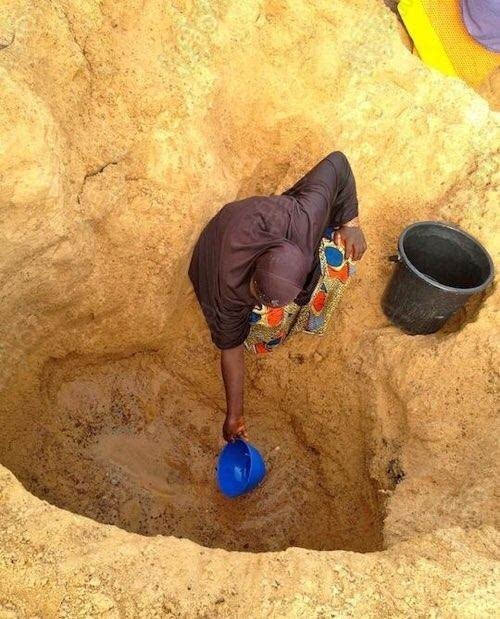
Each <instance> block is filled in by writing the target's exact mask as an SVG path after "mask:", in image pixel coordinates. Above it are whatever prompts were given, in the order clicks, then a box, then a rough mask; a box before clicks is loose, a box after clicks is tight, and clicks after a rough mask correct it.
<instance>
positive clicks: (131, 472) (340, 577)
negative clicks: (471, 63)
mask: <svg viewBox="0 0 500 619" xmlns="http://www.w3.org/2000/svg"><path fill="white" fill-rule="evenodd" d="M0 86H1V91H2V105H1V106H0V212H1V225H0V234H1V242H0V256H1V260H0V286H1V302H0V390H1V397H0V463H1V466H0V616H1V617H2V618H3V617H9V618H10V617H36V616H38V617H77V616H81V617H94V616H95V617H97V616H99V617H134V618H135V617H148V619H149V618H150V617H165V616H176V617H217V616H220V617H288V616H293V617H297V616H299V617H300V616H303V617H311V616H314V617H316V616H317V617H332V616H341V617H392V616H395V617H403V616H453V617H455V616H465V617H478V616H479V617H489V616H491V617H493V616H496V615H498V611H499V609H498V602H497V600H498V596H499V594H498V586H497V582H498V581H499V579H498V555H499V552H498V547H499V536H498V531H497V528H498V515H497V513H498V509H497V503H498V497H497V494H496V491H497V484H496V479H497V467H496V462H497V461H498V444H497V439H496V437H497V436H498V417H497V411H498V409H499V408H500V407H499V400H498V384H499V383H498V368H499V367H500V359H499V357H498V292H497V289H496V287H495V286H493V287H492V288H491V289H490V290H488V291H487V292H486V293H484V294H483V295H481V296H480V297H479V298H476V299H473V300H472V301H471V303H469V304H468V305H467V307H466V308H464V309H463V310H462V311H460V312H459V313H458V314H457V315H456V316H455V317H454V318H453V320H452V321H451V322H450V323H449V324H448V325H447V326H446V327H445V329H443V331H442V332H440V333H437V334H435V335H431V336H425V337H422V336H417V337H410V336H407V335H404V334H403V333H401V332H400V331H398V330H397V329H396V328H394V327H392V326H391V325H390V324H389V323H388V321H387V319H386V317H385V316H384V315H383V313H382V311H381V309H380V299H381V296H382V293H383V290H384V288H385V285H386V283H387V281H388V278H389V277H390V274H391V269H392V265H391V263H390V262H389V261H388V260H387V257H388V256H389V255H391V254H393V253H394V250H395V247H396V241H397V237H398V235H399V233H400V232H401V230H402V229H403V228H404V227H405V226H406V225H408V224H409V223H411V222H413V221H415V220H424V219H440V220H446V221H451V222H453V223H455V224H458V225H461V226H463V227H464V228H465V229H466V230H468V231H469V232H470V233H471V234H473V235H474V236H476V237H477V238H478V239H479V240H480V241H481V242H482V243H483V244H484V245H485V246H486V247H487V248H488V250H489V252H490V253H491V255H492V256H493V259H494V261H495V262H496V263H497V264H498V256H499V248H500V242H499V235H498V228H499V225H498V224H499V216H500V215H499V210H498V203H499V191H498V188H499V181H500V177H499V169H498V168H499V157H498V144H499V143H500V139H499V138H500V135H499V122H498V121H499V118H498V114H497V113H495V112H494V111H492V110H491V109H490V108H489V106H488V103H487V101H486V100H485V99H482V98H481V97H480V96H479V95H478V94H477V93H475V92H473V91H472V90H471V89H469V88H468V87H467V86H466V85H465V84H463V83H461V82H460V81H457V80H454V79H451V78H445V77H443V76H441V75H439V74H438V73H436V72H434V71H430V70H428V69H427V68H426V67H425V66H423V65H422V63H421V62H420V61H419V60H418V58H416V57H414V56H412V54H411V52H410V51H409V50H408V41H407V40H406V39H405V38H404V37H402V34H401V29H400V24H399V23H398V21H397V19H396V17H395V16H394V14H393V13H392V12H391V11H390V10H389V9H388V8H387V7H386V6H385V4H384V2H383V1H382V0H380V1H377V0H349V1H348V0H335V1H332V0H318V1H317V2H314V3H310V2H306V0H294V1H293V2H281V1H278V0H255V1H254V0H252V1H249V2H243V3H236V2H230V1H229V0H227V1H226V0H220V1H218V2H208V1H202V2H187V1H184V0H183V1H175V2H171V3H165V2H160V0H152V1H151V2H148V3H143V2H139V1H138V0H123V1H122V2H119V3H117V2H108V0H100V1H98V0H86V1H85V2H77V1H76V0H51V1H50V2H46V3H31V2H27V1H26V0H7V2H4V3H2V4H1V6H0ZM332 150H342V151H343V152H345V153H346V155H347V156H348V158H349V160H350V162H351V164H352V167H353V169H354V172H355V175H356V180H357V185H358V193H359V197H360V205H361V218H362V223H363V226H364V229H365V232H366V235H367V238H368V243H369V251H368V253H367V255H366V257H365V258H364V259H363V262H362V263H361V265H360V268H359V275H358V276H357V277H356V279H355V280H354V281H353V282H352V284H351V285H350V287H349V289H348V291H347V293H346V296H345V298H344V299H343V301H342V305H341V307H340V308H339V311H338V313H337V314H336V316H335V318H334V320H333V324H332V328H331V329H330V331H329V333H328V334H327V335H326V336H324V337H323V338H310V337H307V336H305V335H299V336H294V338H293V339H290V341H289V342H288V343H286V345H285V346H284V347H283V348H282V349H281V350H277V351H275V352H273V354H272V355H269V356H267V357H265V358H262V359H255V358H253V357H250V356H249V357H248V358H247V363H246V366H247V376H246V385H245V389H246V393H245V399H246V403H245V410H246V416H247V420H248V426H249V432H250V438H251V440H252V441H253V442H255V443H256V444H257V445H258V446H259V448H261V450H262V452H263V454H264V455H265V458H266V460H267V462H268V465H269V475H268V478H267V480H266V482H265V484H264V485H263V486H262V487H261V488H259V489H258V490H257V491H256V492H255V493H253V494H252V495H249V496H247V497H244V498H242V499H239V500H237V501H233V502H230V501H227V500H225V499H223V498H222V497H221V496H220V495H219V494H218V493H217V491H216V489H215V485H214V466H215V461H216V457H217V454H218V451H219V449H220V447H221V446H222V439H221V437H220V430H221V423H222V419H223V410H224V399H223V394H222V386H221V379H220V376H219V369H218V353H217V351H216V350H215V349H214V347H213V345H212V344H211V342H210V338H209V333H208V330H207V328H206V326H205V324H204V322H203V318H202V316H201V313H200V310H199V308H198V306H197V303H196V299H195V298H194V294H193V292H192V289H191V286H190V284H189V281H188V278H187V273H186V270H187V264H188V260H189V255H190V252H191V248H192V246H193V243H194V241H195V239H196V237H197V235H198V234H199V231H200V230H201V228H202V227H203V225H204V224H205V222H206V221H207V220H208V218H209V217H211V216H212V215H213V214H214V213H215V212H216V210H217V209H218V208H220V206H221V205H222V204H224V203H226V202H228V201H230V200H234V199H235V198H237V197H243V196H248V195H252V194H256V193H264V194H269V193H278V192H280V191H282V190H284V189H285V188H286V187H288V186H290V184H291V183H293V182H294V181H295V180H296V179H297V178H298V177H299V176H300V175H302V174H303V173H304V172H305V171H306V170H307V169H309V168H310V167H311V166H312V165H313V164H314V163H315V162H316V161H318V160H319V159H320V158H321V157H323V156H324V155H326V154H327V153H328V152H331V151H332Z"/></svg>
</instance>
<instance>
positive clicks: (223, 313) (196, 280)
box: [189, 152, 358, 349]
mask: <svg viewBox="0 0 500 619" xmlns="http://www.w3.org/2000/svg"><path fill="white" fill-rule="evenodd" d="M357 215H358V200H357V196H356V184H355V181H354V176H353V173H352V170H351V167H350V165H349V162H348V161H347V158H346V157H345V155H343V154H342V153H340V152H333V153H331V154H330V155H328V157H326V158H325V159H323V160H322V161H320V162H319V163H318V164H317V165H316V166H315V167H314V168H313V169H312V170H311V171H310V172H308V173H307V174H306V175H305V176H304V177H303V178H301V179H300V180H299V181H298V182H297V183H296V184H295V185H294V186H293V187H292V188H291V189H288V190H287V191H285V192H284V193H283V194H282V195H280V196H275V195H273V196H254V197H252V198H246V199H244V200H239V201H238V202H231V203H229V204H226V206H224V207H223V208H222V209H221V210H220V211H219V212H218V213H217V214H216V215H215V216H214V217H213V218H212V219H211V220H210V221H209V222H208V224H207V225H206V226H205V229H204V230H203V232H202V233H201V235H200V238H199V239H198V242H197V243H196V245H195V248H194V251H193V256H192V258H191V264H190V266H189V277H190V279H191V281H192V283H193V287H194V290H195V292H196V296H197V298H198V301H199V303H200V306H201V308H202V310H203V314H204V315H205V319H206V321H207V324H208V326H209V328H210V332H211V335H212V340H213V342H214V344H215V345H216V346H217V347H218V348H221V349H224V348H235V347H236V346H239V345H240V344H242V343H243V342H244V341H245V339H246V337H247V335H248V332H249V330H250V324H249V319H250V314H251V312H252V309H253V307H254V306H255V305H256V304H257V301H256V299H255V298H254V297H253V296H252V295H251V293H250V289H249V283H250V279H251V277H252V274H253V271H254V268H255V262H256V260H257V259H258V258H259V256H261V255H262V254H263V253H264V252H266V251H267V250H268V249H269V248H271V247H275V246H276V245H277V244H279V243H280V242H281V241H282V240H283V239H287V240H288V241H291V242H292V243H295V244H296V245H298V246H299V247H300V249H301V250H302V251H303V252H304V254H305V255H306V256H308V259H309V261H310V269H309V275H308V276H307V278H306V281H305V282H304V287H303V290H302V292H301V293H300V294H299V295H298V297H297V298H296V299H295V301H296V302H297V303H299V304H300V305H305V304H306V303H307V302H308V301H309V299H310V297H311V294H312V292H313V291H314V288H315V286H316V283H317V281H318V278H319V275H320V265H319V259H318V248H319V244H320V241H321V237H322V234H323V231H324V230H325V229H326V228H327V227H332V228H338V227H340V226H342V225H343V224H344V223H347V222H348V221H350V220H351V219H353V218H354V217H356V216H357Z"/></svg>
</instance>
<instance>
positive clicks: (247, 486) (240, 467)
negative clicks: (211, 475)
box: [217, 439, 266, 497]
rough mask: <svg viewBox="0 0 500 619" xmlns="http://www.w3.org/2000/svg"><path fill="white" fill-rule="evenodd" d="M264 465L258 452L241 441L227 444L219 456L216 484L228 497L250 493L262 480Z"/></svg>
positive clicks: (264, 472)
mask: <svg viewBox="0 0 500 619" xmlns="http://www.w3.org/2000/svg"><path fill="white" fill-rule="evenodd" d="M265 474H266V465H265V463H264V459H263V457H262V456H261V455H260V453H259V451H258V450H257V449H256V448H255V447H254V446H253V445H251V444H250V443H247V442H245V441H243V440H241V439H238V440H236V441H234V442H233V443H228V444H227V445H226V446H225V447H224V449H223V450H222V451H221V452H220V454H219V460H218V462H217V483H218V485H219V488H220V491H221V492H222V493H223V494H225V495H226V496H228V497H236V496H240V494H244V493H245V492H250V490H253V489H254V488H255V487H257V486H258V485H259V484H260V482H261V481H262V480H263V479H264V475H265Z"/></svg>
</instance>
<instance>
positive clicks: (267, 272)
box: [254, 239, 311, 307]
mask: <svg viewBox="0 0 500 619" xmlns="http://www.w3.org/2000/svg"><path fill="white" fill-rule="evenodd" d="M310 266H311V260H310V259H308V258H307V257H306V256H305V255H304V254H303V252H302V250H301V249H300V247H298V246H297V245H295V244H294V243H292V242H291V241H288V240H287V239H283V240H281V241H280V242H279V244H277V245H276V246H274V247H271V248H270V249H268V250H267V251H266V252H265V253H263V254H262V255H261V256H259V257H258V258H257V260H256V264H255V274H254V283H255V289H256V292H257V295H258V297H259V299H260V301H261V303H263V304H264V305H270V306H273V307H282V306H284V305H286V304H287V303H290V301H293V300H294V299H295V297H296V296H297V295H298V294H299V293H300V292H301V290H302V287H303V285H304V283H305V280H306V277H307V274H308V271H309V268H310Z"/></svg>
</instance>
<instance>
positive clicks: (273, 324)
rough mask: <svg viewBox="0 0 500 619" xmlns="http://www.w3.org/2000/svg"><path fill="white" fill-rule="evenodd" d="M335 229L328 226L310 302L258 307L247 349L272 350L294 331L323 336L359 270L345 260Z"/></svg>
mask: <svg viewBox="0 0 500 619" xmlns="http://www.w3.org/2000/svg"><path fill="white" fill-rule="evenodd" d="M332 236H333V230H332V229H331V228H327V229H326V230H325V232H324V233H323V238H322V239H321V244H320V247H319V250H318V251H319V260H320V265H321V275H320V277H319V280H318V283H317V284H316V287H315V288H314V292H313V293H312V295H311V299H310V301H309V303H308V304H307V305H302V306H300V305H297V304H296V303H294V302H293V301H292V302H291V303H289V304H288V305H285V306H284V307H266V306H265V305H263V306H256V307H255V308H254V309H253V311H252V314H251V315H250V325H251V326H250V333H249V334H248V337H247V339H246V340H245V346H246V348H247V350H249V351H251V352H254V353H256V354H261V353H267V352H271V351H272V350H273V349H274V348H276V347H277V346H279V345H280V344H282V343H283V342H284V341H285V339H287V338H288V337H289V336H290V335H292V334H293V333H299V332H302V333H309V334H312V335H323V334H324V333H325V331H326V329H327V327H328V322H329V321H330V318H331V316H332V314H333V311H334V310H335V308H336V307H337V304H338V302H339V301H340V298H341V297H342V293H343V292H344V288H345V287H346V285H347V284H348V282H349V279H350V278H351V277H352V276H353V275H354V273H355V265H354V263H352V262H351V260H350V259H349V260H346V259H345V253H344V247H343V246H342V247H340V246H338V245H336V244H335V243H334V242H333V240H332Z"/></svg>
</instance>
